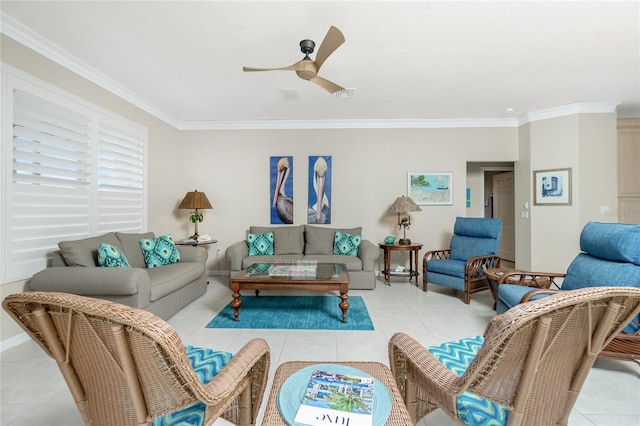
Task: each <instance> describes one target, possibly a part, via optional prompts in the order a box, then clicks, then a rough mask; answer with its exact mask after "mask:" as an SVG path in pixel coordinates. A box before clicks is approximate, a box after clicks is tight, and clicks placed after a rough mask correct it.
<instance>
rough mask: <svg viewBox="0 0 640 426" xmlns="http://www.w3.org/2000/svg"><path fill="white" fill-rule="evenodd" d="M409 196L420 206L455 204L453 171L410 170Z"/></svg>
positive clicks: (408, 178) (408, 177)
mask: <svg viewBox="0 0 640 426" xmlns="http://www.w3.org/2000/svg"><path fill="white" fill-rule="evenodd" d="M407 196H408V197H410V198H411V199H412V200H413V201H414V202H415V203H416V204H417V205H419V206H451V205H453V173H452V172H409V173H408V174H407Z"/></svg>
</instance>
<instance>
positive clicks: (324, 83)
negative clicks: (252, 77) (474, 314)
mask: <svg viewBox="0 0 640 426" xmlns="http://www.w3.org/2000/svg"><path fill="white" fill-rule="evenodd" d="M343 43H344V35H343V34H342V32H341V31H340V30H339V29H337V28H336V27H334V26H332V27H331V28H329V31H328V32H327V35H325V37H324V40H322V43H321V44H320V47H319V48H318V53H316V59H315V61H314V60H311V58H310V57H309V54H310V53H313V51H314V49H315V47H316V44H315V42H314V41H313V40H306V39H305V40H302V41H301V42H300V50H301V51H302V53H304V58H302V59H301V60H299V61H298V62H296V63H295V64H293V65H289V66H288V67H280V68H254V67H242V71H244V72H252V71H285V70H291V71H295V72H296V74H297V75H298V77H300V78H301V79H303V80H307V81H310V82H312V83H314V84H317V85H318V86H320V87H322V88H323V89H325V90H326V91H328V92H329V93H336V92H340V91H342V90H345V89H344V87H342V86H339V85H337V84H335V83H333V82H331V81H329V80H326V79H324V78H322V77H320V76H318V71H320V67H321V66H322V64H324V62H325V61H326V60H327V58H328V57H329V56H330V55H331V54H332V53H333V52H335V50H336V49H337V48H338V47H340V46H341V45H342V44H343Z"/></svg>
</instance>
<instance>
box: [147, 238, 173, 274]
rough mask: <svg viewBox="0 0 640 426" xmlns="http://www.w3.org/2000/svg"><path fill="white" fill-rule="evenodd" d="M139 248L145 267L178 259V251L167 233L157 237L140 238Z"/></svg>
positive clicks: (167, 263)
mask: <svg viewBox="0 0 640 426" xmlns="http://www.w3.org/2000/svg"><path fill="white" fill-rule="evenodd" d="M140 248H141V249H142V255H143V256H144V263H146V264H147V268H155V267H156V266H164V265H169V264H171V263H176V262H177V261H178V260H180V252H179V251H178V249H177V248H176V245H175V244H174V243H173V238H171V235H169V234H167V235H162V236H160V237H157V238H143V239H141V240H140Z"/></svg>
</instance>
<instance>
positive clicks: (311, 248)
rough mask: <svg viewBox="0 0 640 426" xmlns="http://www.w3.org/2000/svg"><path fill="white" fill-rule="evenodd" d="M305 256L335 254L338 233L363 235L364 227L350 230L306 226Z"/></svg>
mask: <svg viewBox="0 0 640 426" xmlns="http://www.w3.org/2000/svg"><path fill="white" fill-rule="evenodd" d="M304 229H305V246H304V254H333V245H334V239H335V236H336V231H340V232H344V233H346V234H351V235H356V234H362V227H358V228H350V229H346V228H345V229H335V228H323V227H321V226H311V225H305V226H304Z"/></svg>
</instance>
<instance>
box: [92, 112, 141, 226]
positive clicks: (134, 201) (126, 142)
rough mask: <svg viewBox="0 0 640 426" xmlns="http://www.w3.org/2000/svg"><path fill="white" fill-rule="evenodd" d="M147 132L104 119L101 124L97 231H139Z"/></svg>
mask: <svg viewBox="0 0 640 426" xmlns="http://www.w3.org/2000/svg"><path fill="white" fill-rule="evenodd" d="M145 140H146V132H144V131H143V130H142V129H140V128H134V127H131V126H127V125H126V124H123V123H119V122H116V121H113V120H108V119H106V118H102V119H101V120H99V124H98V155H97V179H96V180H97V218H98V219H97V231H98V233H104V232H109V231H120V232H140V231H142V219H143V217H142V212H143V211H144V196H143V190H144V181H145V179H144V141H145Z"/></svg>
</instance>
